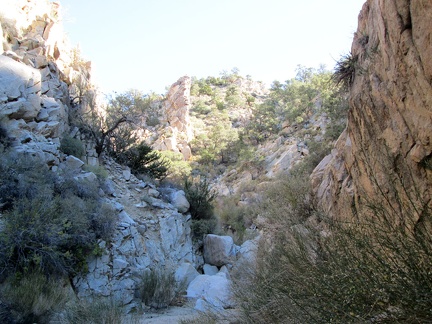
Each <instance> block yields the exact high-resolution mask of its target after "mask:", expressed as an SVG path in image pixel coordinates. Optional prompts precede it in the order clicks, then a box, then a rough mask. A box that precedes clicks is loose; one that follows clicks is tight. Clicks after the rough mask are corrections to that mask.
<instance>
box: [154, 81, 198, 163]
mask: <svg viewBox="0 0 432 324" xmlns="http://www.w3.org/2000/svg"><path fill="white" fill-rule="evenodd" d="M190 88H191V78H190V77H188V76H184V77H181V78H180V79H179V80H178V81H177V82H175V83H174V84H173V85H172V86H171V87H170V89H169V91H168V93H167V99H166V100H165V102H164V106H163V110H164V118H165V120H163V123H164V124H166V125H167V126H168V133H169V136H164V137H162V138H160V139H158V140H157V141H156V143H154V144H153V148H154V149H157V150H161V151H164V150H169V151H174V152H180V153H182V154H183V158H184V159H185V160H189V159H190V157H191V149H190V146H189V144H188V143H189V142H190V141H191V140H192V137H193V133H192V128H191V125H190V120H189V110H190Z"/></svg>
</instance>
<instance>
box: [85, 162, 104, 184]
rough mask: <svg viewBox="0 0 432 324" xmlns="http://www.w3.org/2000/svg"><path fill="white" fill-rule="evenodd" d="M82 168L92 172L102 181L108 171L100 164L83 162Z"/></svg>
mask: <svg viewBox="0 0 432 324" xmlns="http://www.w3.org/2000/svg"><path fill="white" fill-rule="evenodd" d="M83 170H85V171H88V172H92V173H94V174H95V175H96V176H97V178H98V179H99V181H104V180H106V179H107V178H108V171H107V170H106V169H105V168H104V167H103V166H102V165H90V164H85V165H84V166H83Z"/></svg>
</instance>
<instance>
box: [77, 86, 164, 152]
mask: <svg viewBox="0 0 432 324" xmlns="http://www.w3.org/2000/svg"><path fill="white" fill-rule="evenodd" d="M160 99H161V98H160V97H158V96H157V95H155V94H154V93H151V94H149V95H145V94H143V93H142V92H140V91H138V90H129V91H126V92H125V93H122V94H116V95H115V96H114V97H109V98H108V102H107V103H106V104H105V105H100V104H98V102H97V98H96V92H95V91H91V90H88V91H87V92H86V93H85V95H84V96H83V98H82V104H81V107H80V110H79V111H77V113H76V116H75V117H76V118H75V119H76V120H77V122H78V124H79V126H80V128H81V130H82V131H84V132H85V133H87V134H88V135H90V137H91V138H92V139H93V140H94V142H95V150H96V153H97V154H98V156H100V155H101V154H102V152H104V151H107V150H109V152H110V154H111V153H113V152H114V153H115V152H117V153H119V151H124V150H126V149H127V148H128V147H130V146H131V145H133V144H134V143H136V137H134V131H135V130H137V129H139V128H142V127H144V126H145V124H146V122H147V121H148V120H149V119H151V118H153V117H154V116H155V114H157V109H158V105H157V104H155V102H157V101H158V100H160ZM155 106H156V107H155ZM114 155H115V154H114Z"/></svg>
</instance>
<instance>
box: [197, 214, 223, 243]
mask: <svg viewBox="0 0 432 324" xmlns="http://www.w3.org/2000/svg"><path fill="white" fill-rule="evenodd" d="M216 227H217V219H216V218H215V217H214V218H211V219H193V220H192V224H191V230H192V233H193V238H194V239H195V240H201V239H202V238H203V237H204V235H206V234H212V233H214V232H215V229H216Z"/></svg>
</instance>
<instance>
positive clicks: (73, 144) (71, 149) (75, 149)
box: [60, 136, 85, 158]
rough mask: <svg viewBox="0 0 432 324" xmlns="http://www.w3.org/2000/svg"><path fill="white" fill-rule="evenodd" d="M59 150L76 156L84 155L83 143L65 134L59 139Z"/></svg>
mask: <svg viewBox="0 0 432 324" xmlns="http://www.w3.org/2000/svg"><path fill="white" fill-rule="evenodd" d="M60 151H62V152H63V153H64V154H68V155H73V156H76V157H78V158H80V157H82V156H84V155H85V150H84V145H83V143H82V142H81V141H80V140H79V139H76V138H73V137H70V136H65V137H63V138H62V139H61V141H60Z"/></svg>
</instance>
